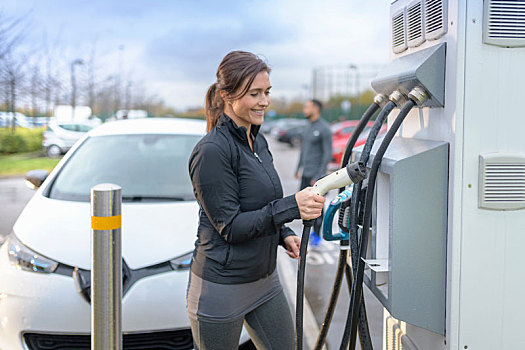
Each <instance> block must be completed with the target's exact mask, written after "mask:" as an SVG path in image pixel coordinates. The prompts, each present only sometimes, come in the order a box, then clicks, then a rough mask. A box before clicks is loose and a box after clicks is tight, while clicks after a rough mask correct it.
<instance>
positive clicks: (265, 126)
mask: <svg viewBox="0 0 525 350" xmlns="http://www.w3.org/2000/svg"><path fill="white" fill-rule="evenodd" d="M276 123H277V120H264V123H262V125H261V129H260V131H261V132H262V133H263V134H269V133H270V132H271V131H272V128H273V127H274V126H275V124H276Z"/></svg>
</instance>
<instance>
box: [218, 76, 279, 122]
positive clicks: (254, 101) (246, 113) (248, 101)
mask: <svg viewBox="0 0 525 350" xmlns="http://www.w3.org/2000/svg"><path fill="white" fill-rule="evenodd" d="M244 84H246V82H245V83H244ZM244 84H243V86H242V87H241V89H243V88H244ZM271 87H272V86H271V85H270V75H269V74H268V72H266V71H262V72H259V73H258V74H257V75H256V76H255V79H254V80H253V82H252V85H251V86H250V88H249V89H248V91H247V92H246V94H245V95H244V96H243V97H241V98H239V99H237V100H230V101H226V106H227V107H229V108H226V114H228V116H229V117H230V118H232V119H233V121H234V122H235V123H236V124H237V125H238V126H244V127H246V128H249V126H250V124H254V125H261V124H262V122H263V121H264V110H265V109H266V108H267V107H268V106H269V105H270V88H271Z"/></svg>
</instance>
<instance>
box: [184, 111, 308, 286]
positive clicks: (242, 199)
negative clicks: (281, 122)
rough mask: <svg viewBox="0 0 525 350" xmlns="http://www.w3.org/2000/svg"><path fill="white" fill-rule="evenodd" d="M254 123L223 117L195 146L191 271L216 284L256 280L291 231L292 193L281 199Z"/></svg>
mask: <svg viewBox="0 0 525 350" xmlns="http://www.w3.org/2000/svg"><path fill="white" fill-rule="evenodd" d="M258 131H259V126H255V125H252V126H251V128H250V133H251V137H252V140H253V141H254V142H253V148H254V150H253V151H252V150H251V148H250V146H249V144H248V136H247V134H246V128H245V127H238V126H237V125H236V124H235V123H234V122H233V121H232V120H231V119H230V118H229V117H228V116H226V115H224V114H223V115H222V116H221V117H220V118H219V120H218V122H217V125H216V126H215V127H214V128H213V129H212V130H211V131H210V132H209V133H208V134H207V135H206V136H204V137H203V138H202V140H200V141H199V143H198V144H197V145H196V146H195V148H194V150H193V152H192V154H191V156H190V160H189V172H190V177H191V181H192V184H193V190H194V194H195V198H196V199H197V201H198V202H199V205H200V211H199V220H200V221H199V228H198V232H197V240H196V242H195V251H194V253H193V261H192V265H191V271H192V272H193V273H195V274H196V275H197V276H199V277H201V278H203V279H205V280H208V281H211V282H216V283H222V284H239V283H247V282H252V281H256V280H258V279H260V278H262V277H266V276H268V275H270V274H271V273H272V272H273V271H274V270H275V265H276V257H277V246H278V244H279V243H281V244H283V240H284V238H285V237H287V236H289V235H292V234H294V233H293V231H292V230H291V229H289V228H288V227H286V226H284V224H285V223H287V222H290V221H292V220H294V219H299V218H300V214H299V209H298V207H297V203H296V201H295V195H291V196H287V197H285V198H283V189H282V186H281V181H280V180H279V176H278V175H277V172H276V171H275V168H274V166H273V158H272V155H271V153H270V151H269V149H268V143H267V142H266V139H265V138H264V136H263V135H262V134H259V133H258Z"/></svg>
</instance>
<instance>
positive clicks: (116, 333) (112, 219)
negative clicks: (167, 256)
mask: <svg viewBox="0 0 525 350" xmlns="http://www.w3.org/2000/svg"><path fill="white" fill-rule="evenodd" d="M121 205H122V189H121V188H120V186H118V185H113V184H99V185H96V186H94V187H93V188H91V349H92V350H121V349H122V321H121V318H122V307H121V306H122V243H121Z"/></svg>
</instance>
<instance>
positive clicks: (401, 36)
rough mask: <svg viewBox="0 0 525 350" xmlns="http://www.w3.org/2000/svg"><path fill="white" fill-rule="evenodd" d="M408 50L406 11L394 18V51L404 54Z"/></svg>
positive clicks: (400, 12) (398, 13)
mask: <svg viewBox="0 0 525 350" xmlns="http://www.w3.org/2000/svg"><path fill="white" fill-rule="evenodd" d="M406 49H407V32H406V16H405V9H402V10H401V11H399V12H397V13H395V14H394V15H393V16H392V50H394V52H395V53H399V52H403V51H405V50H406Z"/></svg>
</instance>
